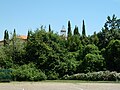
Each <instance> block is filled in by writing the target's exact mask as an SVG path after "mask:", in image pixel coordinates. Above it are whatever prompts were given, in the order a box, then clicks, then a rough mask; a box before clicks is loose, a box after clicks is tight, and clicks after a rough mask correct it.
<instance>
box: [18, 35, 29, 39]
mask: <svg viewBox="0 0 120 90" xmlns="http://www.w3.org/2000/svg"><path fill="white" fill-rule="evenodd" d="M17 38H20V39H27V36H25V35H20V36H17Z"/></svg>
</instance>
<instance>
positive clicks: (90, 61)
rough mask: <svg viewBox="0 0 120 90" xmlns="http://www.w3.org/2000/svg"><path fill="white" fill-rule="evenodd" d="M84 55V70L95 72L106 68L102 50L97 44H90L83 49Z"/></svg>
mask: <svg viewBox="0 0 120 90" xmlns="http://www.w3.org/2000/svg"><path fill="white" fill-rule="evenodd" d="M81 56H82V60H83V61H82V65H81V67H82V69H81V71H82V72H85V73H86V72H93V71H99V70H104V65H105V63H104V58H103V56H102V55H100V51H99V49H98V47H97V46H95V45H94V44H88V45H87V46H86V47H85V48H84V49H83V55H81Z"/></svg>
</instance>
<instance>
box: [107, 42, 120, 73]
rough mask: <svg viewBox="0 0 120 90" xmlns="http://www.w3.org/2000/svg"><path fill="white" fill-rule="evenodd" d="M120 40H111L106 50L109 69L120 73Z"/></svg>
mask: <svg viewBox="0 0 120 90" xmlns="http://www.w3.org/2000/svg"><path fill="white" fill-rule="evenodd" d="M119 54H120V40H111V41H110V43H109V44H108V46H107V47H106V50H105V60H106V65H107V69H108V70H110V71H118V72H120V69H119V68H120V55H119Z"/></svg>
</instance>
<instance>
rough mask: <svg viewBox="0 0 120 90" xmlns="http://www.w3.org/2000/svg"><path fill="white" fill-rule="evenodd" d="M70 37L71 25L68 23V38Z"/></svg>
mask: <svg viewBox="0 0 120 90" xmlns="http://www.w3.org/2000/svg"><path fill="white" fill-rule="evenodd" d="M70 36H72V30H71V23H70V21H68V37H70Z"/></svg>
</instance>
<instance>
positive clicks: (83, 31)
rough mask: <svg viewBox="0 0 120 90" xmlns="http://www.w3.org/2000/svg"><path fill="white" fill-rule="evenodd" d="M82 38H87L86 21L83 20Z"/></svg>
mask: <svg viewBox="0 0 120 90" xmlns="http://www.w3.org/2000/svg"><path fill="white" fill-rule="evenodd" d="M82 36H86V31H85V23H84V20H83V26H82Z"/></svg>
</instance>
